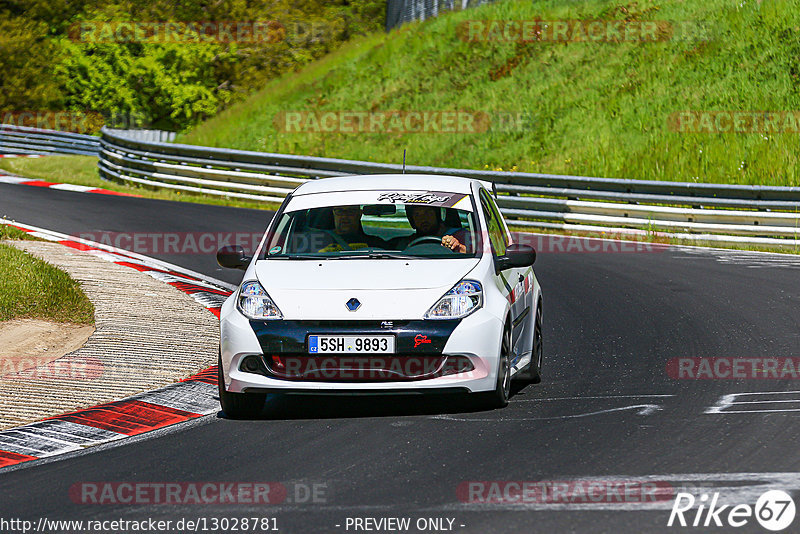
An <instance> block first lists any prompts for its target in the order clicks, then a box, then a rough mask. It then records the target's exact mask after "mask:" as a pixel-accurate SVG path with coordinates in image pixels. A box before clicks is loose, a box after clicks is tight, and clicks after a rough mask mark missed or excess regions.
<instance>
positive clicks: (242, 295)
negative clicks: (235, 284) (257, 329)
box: [236, 282, 283, 320]
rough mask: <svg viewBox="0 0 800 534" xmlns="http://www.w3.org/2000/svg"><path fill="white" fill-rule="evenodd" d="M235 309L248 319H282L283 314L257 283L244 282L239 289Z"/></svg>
mask: <svg viewBox="0 0 800 534" xmlns="http://www.w3.org/2000/svg"><path fill="white" fill-rule="evenodd" d="M236 307H237V308H239V311H240V312H242V313H243V314H244V316H245V317H247V318H248V319H256V320H261V319H283V314H282V313H281V311H280V310H279V309H278V307H277V306H276V305H275V303H274V302H272V299H271V298H269V295H267V292H266V291H264V288H263V287H261V284H259V283H258V282H245V283H244V284H242V287H241V289H239V296H238V297H237V298H236Z"/></svg>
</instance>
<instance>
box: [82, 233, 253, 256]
mask: <svg viewBox="0 0 800 534" xmlns="http://www.w3.org/2000/svg"><path fill="white" fill-rule="evenodd" d="M263 236H264V234H263V233H252V232H83V233H80V234H77V235H76V236H74V237H77V238H78V239H85V240H87V241H92V242H94V243H100V244H101V245H107V246H110V247H115V248H118V249H122V250H127V251H129V252H136V253H137V254H153V255H158V254H216V252H217V251H218V250H219V249H220V248H222V247H226V246H233V245H238V246H240V247H242V248H243V249H244V251H245V253H246V254H250V253H252V251H254V250H255V249H256V248H257V247H258V244H259V243H260V242H261V238H262V237H263Z"/></svg>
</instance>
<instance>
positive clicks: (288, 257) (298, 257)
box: [264, 254, 328, 260]
mask: <svg viewBox="0 0 800 534" xmlns="http://www.w3.org/2000/svg"><path fill="white" fill-rule="evenodd" d="M264 259H265V260H326V259H328V256H314V255H312V254H289V255H287V254H281V255H280V256H278V255H274V256H267V257H266V258H264Z"/></svg>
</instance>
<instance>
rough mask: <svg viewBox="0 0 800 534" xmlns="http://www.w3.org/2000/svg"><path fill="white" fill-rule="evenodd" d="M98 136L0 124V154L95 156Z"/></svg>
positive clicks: (98, 140)
mask: <svg viewBox="0 0 800 534" xmlns="http://www.w3.org/2000/svg"><path fill="white" fill-rule="evenodd" d="M99 151H100V138H99V137H95V136H92V135H83V134H76V133H69V132H59V131H57V130H43V129H40V128H28V127H25V126H14V125H11V124H0V154H83V155H87V156H96V155H97V153H98V152H99Z"/></svg>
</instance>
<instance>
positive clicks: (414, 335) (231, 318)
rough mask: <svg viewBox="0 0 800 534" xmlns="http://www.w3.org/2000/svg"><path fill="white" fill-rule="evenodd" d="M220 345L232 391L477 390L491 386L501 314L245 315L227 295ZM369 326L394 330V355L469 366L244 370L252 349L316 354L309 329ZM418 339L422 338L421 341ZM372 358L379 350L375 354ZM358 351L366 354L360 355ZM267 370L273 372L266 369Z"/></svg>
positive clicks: (262, 353) (342, 330)
mask: <svg viewBox="0 0 800 534" xmlns="http://www.w3.org/2000/svg"><path fill="white" fill-rule="evenodd" d="M220 317H221V321H220V329H221V336H220V350H221V361H222V367H223V375H224V377H225V386H226V389H227V390H228V391H231V392H235V393H242V392H244V393H247V392H253V393H255V392H267V393H306V394H312V393H313V394H318V393H319V394H322V393H331V394H383V393H386V394H389V393H392V394H394V393H396V394H415V393H447V392H457V391H461V392H473V393H474V392H482V391H491V390H493V389H494V387H495V380H496V376H495V375H496V369H497V367H498V366H497V359H498V357H499V352H500V340H501V337H502V332H503V324H502V321H501V320H500V319H498V318H496V317H494V316H492V315H491V314H490V313H489V312H488V311H487V310H486V309H480V310H478V311H476V312H475V313H473V314H472V315H470V316H468V317H465V318H464V319H460V320H416V321H392V320H391V318H387V321H390V322H391V323H392V324H391V325H387V324H386V323H385V322H383V321H250V320H248V319H247V318H246V317H244V316H243V315H242V314H241V313H239V311H238V310H236V309H235V307H234V305H233V299H228V300H227V301H226V302H225V304H224V305H223V308H222V312H221V314H220ZM328 333H329V334H334V333H335V334H345V335H354V334H366V335H376V334H380V335H384V334H391V335H394V336H396V342H395V343H396V351H397V355H387V356H388V357H390V358H392V357H394V358H409V359H413V358H417V359H419V360H423V359H426V358H428V359H430V358H437V357H439V358H441V357H442V356H449V357H459V358H466V359H468V360H469V362H471V364H472V367H473V369H472V370H470V371H466V372H460V373H454V374H447V375H445V376H433V377H424V378H418V379H409V378H408V377H405V378H403V379H398V380H391V379H387V378H386V377H385V376H383V377H382V378H380V379H374V380H373V379H370V378H369V376H367V375H365V374H360V375H359V374H357V373H356V374H355V375H353V374H352V373H350V374H346V375H345V374H342V373H340V374H338V375H333V376H332V377H331V378H330V379H324V378H319V377H317V378H316V379H314V380H302V379H297V378H293V379H286V378H277V377H275V376H265V374H259V373H256V372H248V371H244V370H243V369H242V368H241V364H242V360H244V359H245V358H247V357H250V356H254V355H255V356H258V357H263V358H264V359H265V360H266V361H268V362H269V360H270V358H272V357H273V356H276V355H277V356H281V357H284V356H287V357H293V358H308V359H319V358H322V359H324V358H326V356H313V355H312V356H309V355H307V354H306V352H307V345H306V340H307V335H308V334H328ZM420 341H421V342H420ZM376 357H377V358H381V357H382V356H380V355H378V356H376ZM355 358H365V356H364V355H357V356H355ZM266 374H267V375H271V374H272V373H270V372H268V373H266Z"/></svg>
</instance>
